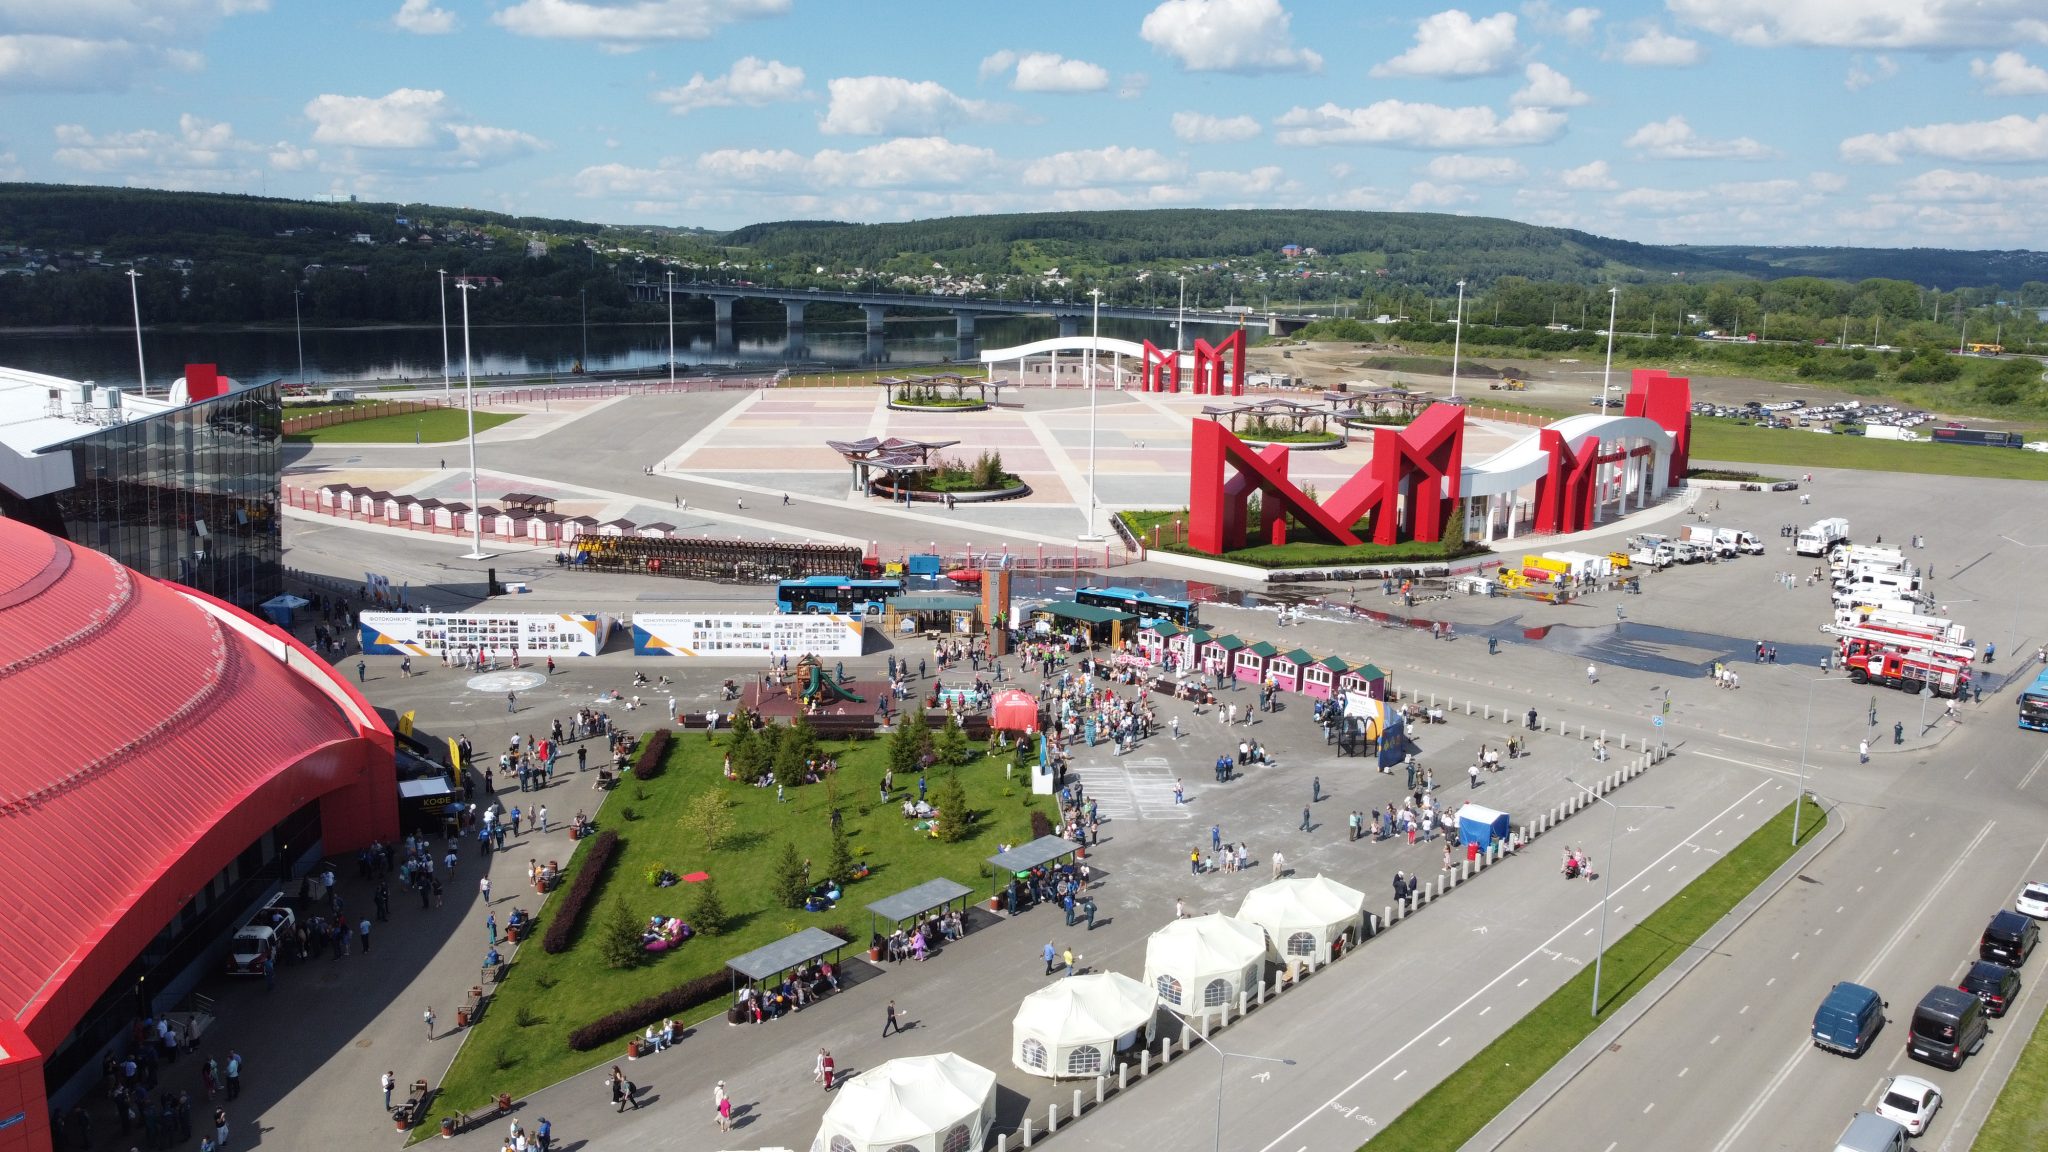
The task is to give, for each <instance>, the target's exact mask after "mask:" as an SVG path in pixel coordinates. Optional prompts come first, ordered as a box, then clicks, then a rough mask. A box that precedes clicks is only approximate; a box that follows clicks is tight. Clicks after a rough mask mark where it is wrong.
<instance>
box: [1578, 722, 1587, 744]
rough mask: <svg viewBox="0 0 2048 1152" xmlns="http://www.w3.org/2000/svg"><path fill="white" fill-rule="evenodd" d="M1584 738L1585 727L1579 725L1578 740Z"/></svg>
mask: <svg viewBox="0 0 2048 1152" xmlns="http://www.w3.org/2000/svg"><path fill="white" fill-rule="evenodd" d="M1585 738H1586V726H1585V725H1584V724H1580V725H1579V739H1581V740H1584V739H1585Z"/></svg>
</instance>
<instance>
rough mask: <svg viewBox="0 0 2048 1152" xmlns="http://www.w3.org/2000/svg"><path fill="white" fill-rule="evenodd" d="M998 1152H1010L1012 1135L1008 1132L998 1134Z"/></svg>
mask: <svg viewBox="0 0 2048 1152" xmlns="http://www.w3.org/2000/svg"><path fill="white" fill-rule="evenodd" d="M996 1152H1010V1134H1009V1133H1008V1132H998V1133H996Z"/></svg>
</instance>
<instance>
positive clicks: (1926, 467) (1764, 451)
mask: <svg viewBox="0 0 2048 1152" xmlns="http://www.w3.org/2000/svg"><path fill="white" fill-rule="evenodd" d="M1689 451H1690V452H1691V454H1692V458H1693V459H1695V460H1726V461H1736V462H1741V463H1744V464H1776V465H1779V466H1781V467H1788V468H1793V469H1796V470H1800V471H1804V470H1805V469H1808V468H1861V469H1864V470H1866V471H1871V472H1913V473H1918V474H1921V475H1927V476H1979V477H1983V478H1986V479H1992V480H2048V452H2027V451H2024V450H2022V449H2017V448H1982V447H1977V446H1975V445H1969V444H1935V443H1931V442H1920V443H1915V442H1913V441H1908V440H1872V439H1870V438H1869V437H1867V436H1822V435H1819V434H1817V433H1814V432H1809V431H1807V430H1806V429H1804V428H1758V427H1756V426H1754V425H1743V424H1737V423H1734V422H1733V421H1729V420H1711V419H1707V420H1702V419H1695V420H1693V422H1692V443H1691V446H1690V448H1689Z"/></svg>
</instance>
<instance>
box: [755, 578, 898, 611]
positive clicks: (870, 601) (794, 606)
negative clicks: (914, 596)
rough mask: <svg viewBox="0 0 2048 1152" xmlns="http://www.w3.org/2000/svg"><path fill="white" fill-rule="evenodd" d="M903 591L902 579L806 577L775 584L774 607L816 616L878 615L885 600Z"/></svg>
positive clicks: (777, 609)
mask: <svg viewBox="0 0 2048 1152" xmlns="http://www.w3.org/2000/svg"><path fill="white" fill-rule="evenodd" d="M902 594H903V581H901V580H856V579H854V578H853V577H851V576H806V577H804V578H803V579H801V580H784V581H782V582H781V583H779V584H777V585H776V586H775V610H776V611H778V612H785V613H796V614H804V613H809V614H813V615H819V616H831V615H839V616H879V615H881V614H882V604H883V602H884V601H886V600H888V599H890V598H891V597H895V596H900V595H902Z"/></svg>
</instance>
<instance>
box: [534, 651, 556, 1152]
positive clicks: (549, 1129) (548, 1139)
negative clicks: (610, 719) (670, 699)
mask: <svg viewBox="0 0 2048 1152" xmlns="http://www.w3.org/2000/svg"><path fill="white" fill-rule="evenodd" d="M548 663H550V664H552V663H554V661H553V660H549V661H548ZM533 1143H534V1147H536V1148H539V1149H540V1152H553V1147H554V1143H555V1126H554V1125H553V1124H550V1123H548V1118H547V1117H545V1116H543V1117H541V1118H540V1123H539V1124H537V1125H535V1126H534V1129H533Z"/></svg>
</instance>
